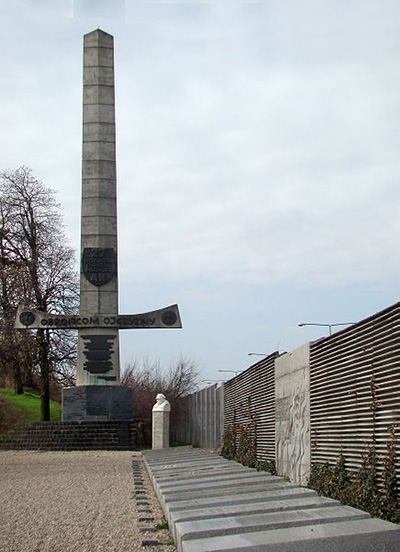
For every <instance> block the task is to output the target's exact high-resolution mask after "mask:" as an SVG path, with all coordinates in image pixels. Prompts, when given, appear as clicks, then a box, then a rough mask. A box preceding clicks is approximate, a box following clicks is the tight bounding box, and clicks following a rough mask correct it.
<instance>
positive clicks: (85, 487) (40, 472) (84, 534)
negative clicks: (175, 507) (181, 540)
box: [0, 451, 176, 552]
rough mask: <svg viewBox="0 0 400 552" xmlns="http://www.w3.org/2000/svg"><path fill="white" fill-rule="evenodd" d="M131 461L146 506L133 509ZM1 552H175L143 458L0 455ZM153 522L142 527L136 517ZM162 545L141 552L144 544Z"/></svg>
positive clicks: (103, 454)
mask: <svg viewBox="0 0 400 552" xmlns="http://www.w3.org/2000/svg"><path fill="white" fill-rule="evenodd" d="M132 459H136V460H138V461H139V463H140V466H141V475H142V478H143V480H144V487H145V490H146V494H147V498H148V501H149V506H148V509H149V510H150V511H149V512H148V513H140V512H138V509H142V508H143V507H142V506H137V505H136V499H135V497H134V494H133V491H134V484H133V483H134V478H133V472H132ZM0 497H1V498H0V552H56V551H57V552H72V551H79V552H100V551H101V552H125V551H129V552H134V551H137V550H141V551H146V550H147V551H149V552H151V551H155V550H157V552H175V550H176V549H175V547H174V546H173V545H172V542H171V536H170V534H169V532H168V531H167V530H165V529H164V530H157V531H156V532H154V533H150V532H144V533H143V532H141V531H140V530H139V527H140V526H144V525H145V526H149V525H153V526H155V525H157V524H158V523H160V522H161V521H162V520H163V514H162V511H161V507H160V505H159V503H158V500H157V498H156V497H155V494H154V491H153V489H152V486H151V483H150V481H149V478H148V475H147V472H146V470H145V467H144V465H143V460H142V457H141V455H140V453H134V452H114V451H113V452H108V451H96V452H36V451H21V452H14V451H1V452H0ZM146 515H147V516H150V515H151V516H153V517H154V521H153V522H151V524H150V523H148V522H146V523H141V522H139V521H138V516H146ZM143 538H150V539H155V538H156V539H158V540H159V541H160V543H161V544H159V546H148V547H146V548H144V547H142V539H143Z"/></svg>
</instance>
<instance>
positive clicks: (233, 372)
mask: <svg viewBox="0 0 400 552" xmlns="http://www.w3.org/2000/svg"><path fill="white" fill-rule="evenodd" d="M218 372H230V373H231V374H235V377H236V376H237V375H238V374H241V373H242V372H243V370H218Z"/></svg>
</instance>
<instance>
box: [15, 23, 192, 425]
mask: <svg viewBox="0 0 400 552" xmlns="http://www.w3.org/2000/svg"><path fill="white" fill-rule="evenodd" d="M116 189H117V188H116V152H115V92H114V44H113V37H112V36H111V35H109V34H107V33H105V32H104V31H102V30H100V29H97V30H95V31H93V32H91V33H88V34H87V35H85V36H84V53H83V147H82V217H81V257H80V266H81V271H80V308H79V315H51V314H49V313H45V312H41V311H37V310H34V309H26V308H24V307H20V308H19V309H18V312H17V318H16V322H15V327H16V328H19V329H35V328H48V329H52V330H57V329H77V330H78V355H77V368H76V387H69V388H66V389H64V390H63V420H64V421H69V420H113V419H115V420H130V419H133V390H132V389H130V388H127V387H122V386H121V385H120V368H119V336H118V331H119V329H120V328H123V329H141V328H143V329H145V328H146V329H147V328H164V329H172V328H181V327H182V324H181V320H180V315H179V310H178V306H177V305H171V306H169V307H165V308H163V309H159V310H156V311H152V312H147V313H143V314H132V315H127V314H119V313H118V239H117V193H116Z"/></svg>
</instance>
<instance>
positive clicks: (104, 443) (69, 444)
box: [0, 420, 136, 450]
mask: <svg viewBox="0 0 400 552" xmlns="http://www.w3.org/2000/svg"><path fill="white" fill-rule="evenodd" d="M135 433H136V424H135V422H132V421H124V420H122V421H120V420H115V421H76V422H25V423H23V424H21V425H20V426H18V427H17V428H15V429H14V430H13V431H12V432H10V433H9V434H8V435H6V436H4V437H1V438H0V450H134V449H135Z"/></svg>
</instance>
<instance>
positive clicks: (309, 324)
mask: <svg viewBox="0 0 400 552" xmlns="http://www.w3.org/2000/svg"><path fill="white" fill-rule="evenodd" d="M352 324H354V322H338V323H336V324H317V323H314V322H300V324H297V325H298V326H324V327H325V328H329V335H332V328H333V327H334V326H351V325H352Z"/></svg>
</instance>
